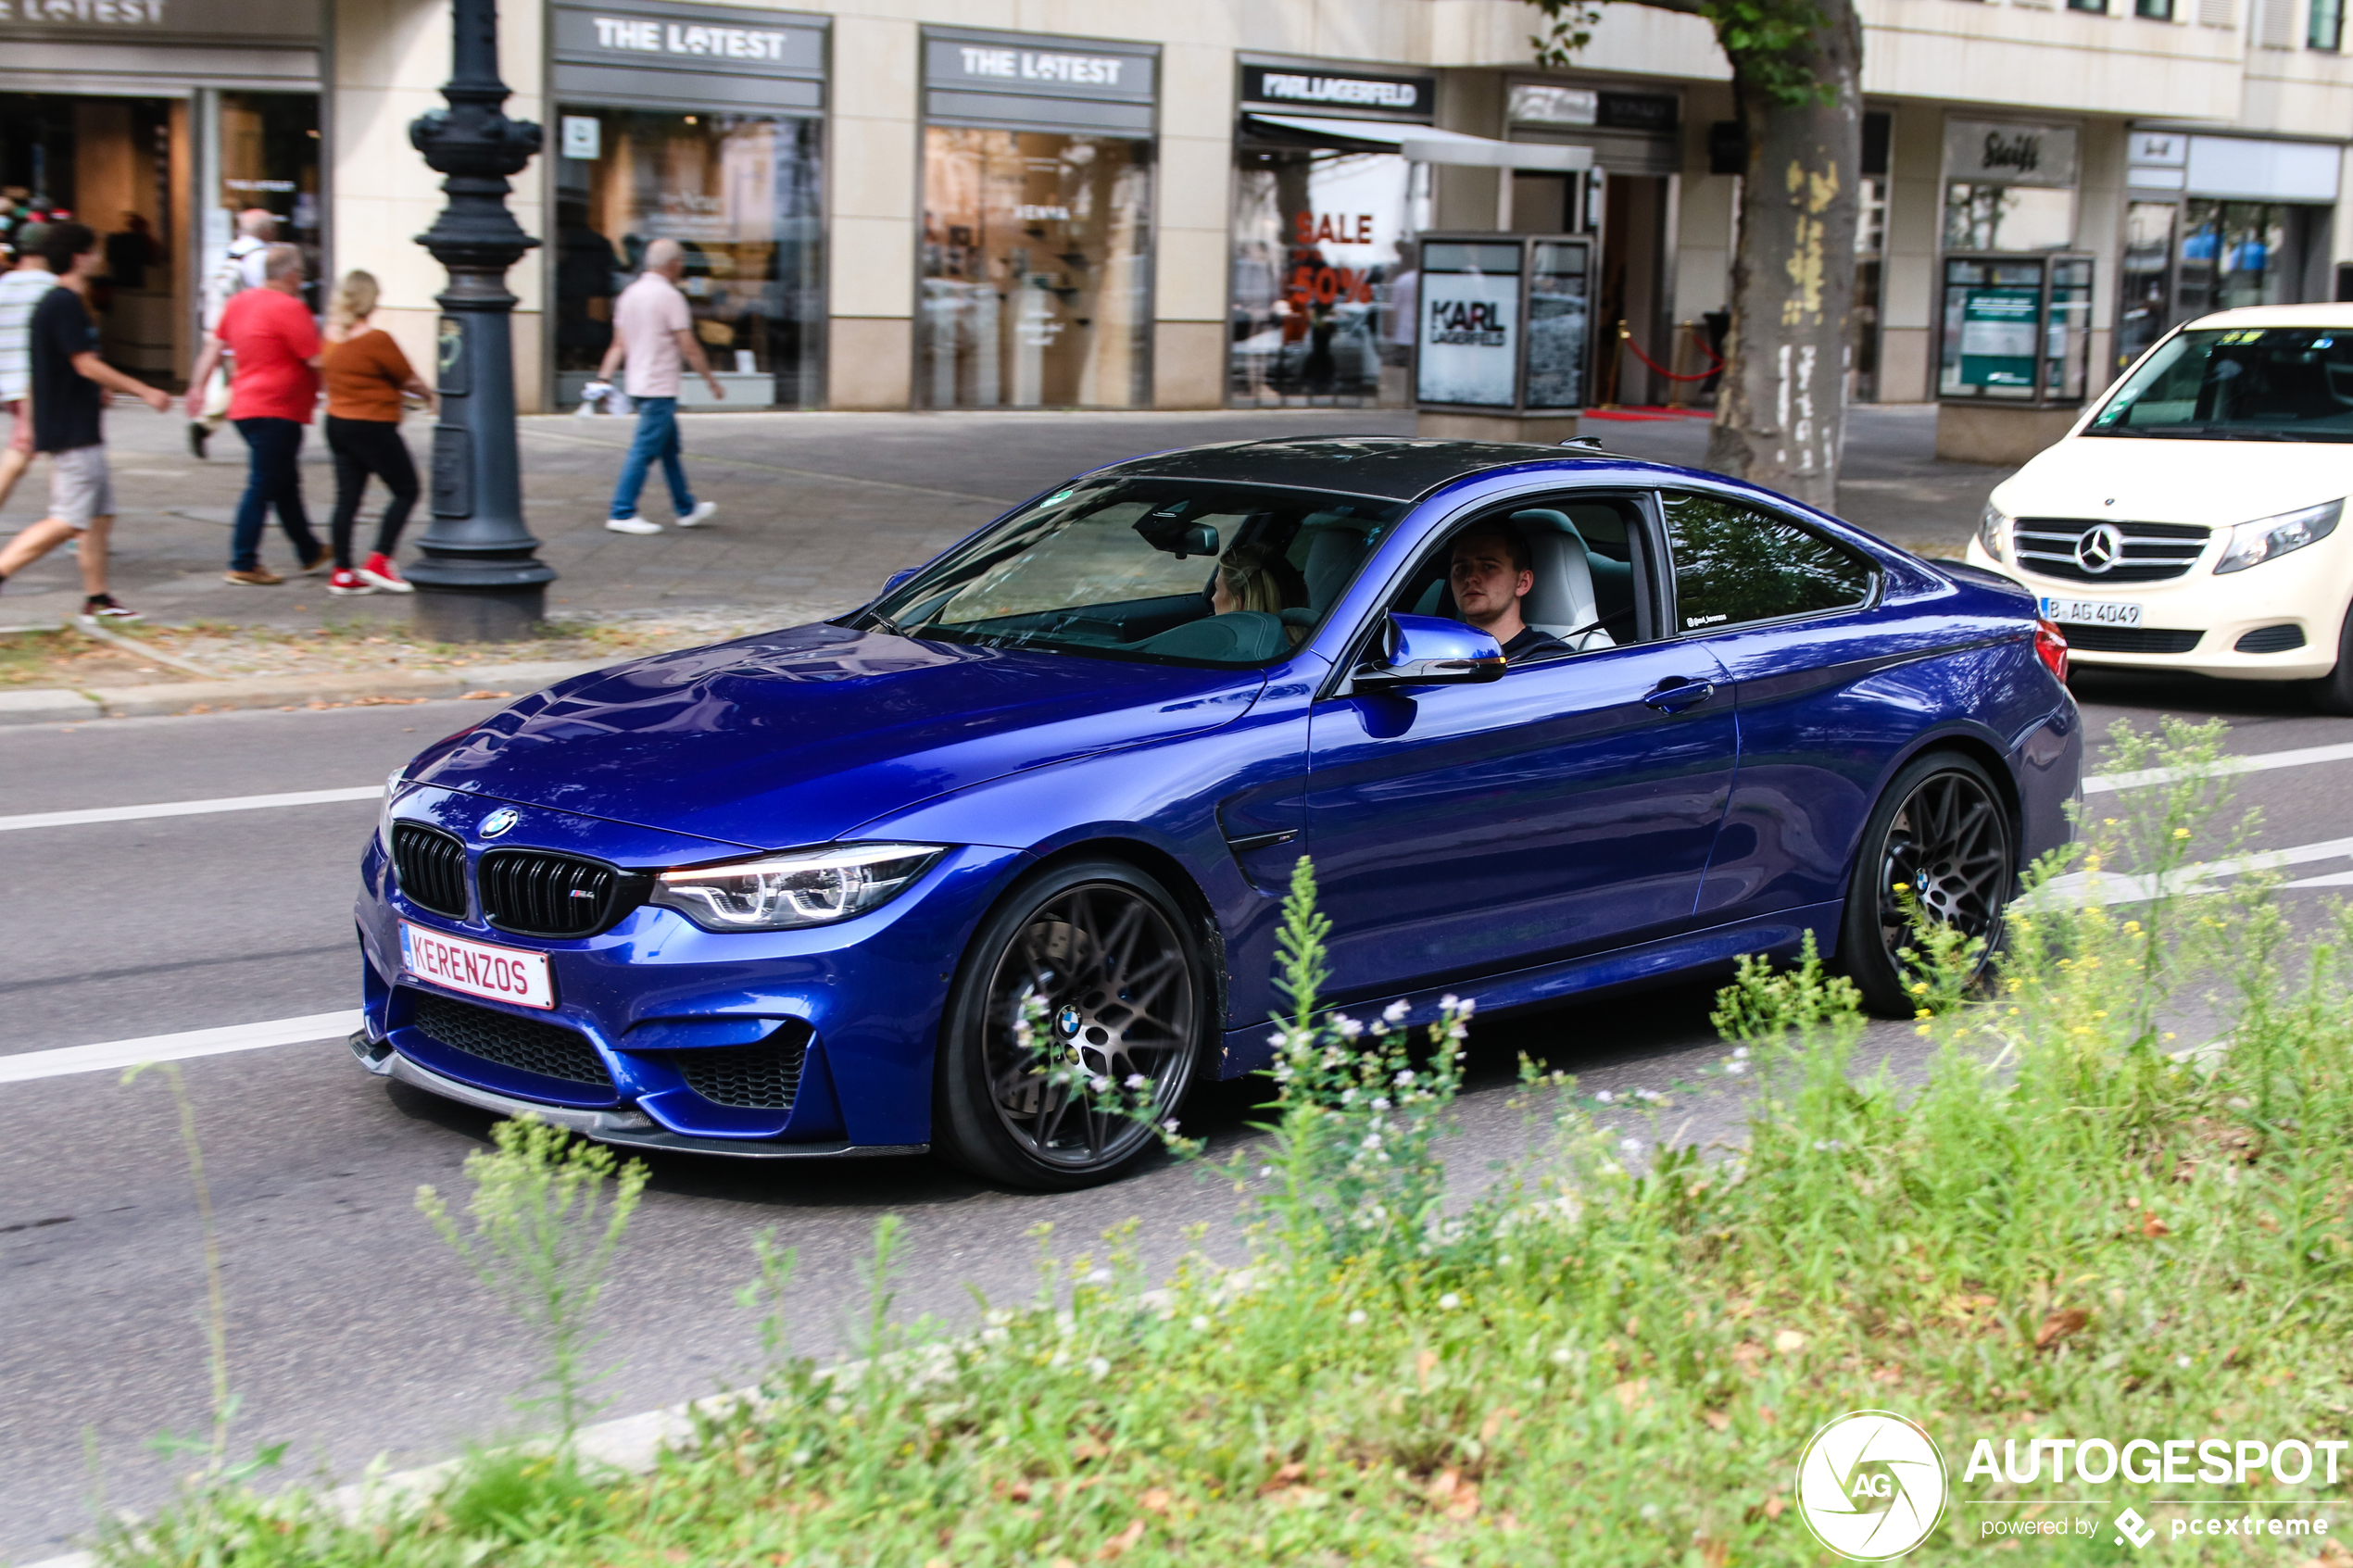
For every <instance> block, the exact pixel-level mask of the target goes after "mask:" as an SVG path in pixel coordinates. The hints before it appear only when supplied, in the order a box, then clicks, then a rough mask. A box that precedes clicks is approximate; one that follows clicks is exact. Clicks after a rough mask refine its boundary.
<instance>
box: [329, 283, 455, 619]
mask: <svg viewBox="0 0 2353 1568" xmlns="http://www.w3.org/2000/svg"><path fill="white" fill-rule="evenodd" d="M375 308H376V280H375V278H374V276H373V275H372V274H370V273H367V272H346V273H345V274H344V276H343V282H342V283H341V284H340V285H338V286H337V287H336V289H335V297H334V299H333V301H332V302H331V303H330V304H329V305H328V307H327V353H326V358H325V360H324V361H323V362H322V364H321V370H323V371H324V372H325V375H326V382H327V450H328V451H330V452H332V453H333V455H334V459H335V515H334V521H333V538H334V546H335V574H334V575H333V577H331V578H329V579H328V580H327V592H329V593H330V594H335V595H350V594H373V593H378V592H383V593H387V594H406V593H409V592H410V591H411V590H410V588H409V581H408V579H407V578H405V577H403V576H401V575H400V572H399V570H398V569H397V568H396V567H395V566H394V565H393V564H392V557H393V552H394V551H396V550H397V549H398V548H399V547H400V530H401V528H402V526H403V525H405V524H406V523H407V522H408V521H409V508H412V507H414V506H415V505H416V504H417V466H416V464H415V463H413V462H411V461H410V460H409V444H408V443H407V442H405V441H403V440H401V439H400V395H401V394H402V393H404V392H413V393H415V394H416V395H418V396H419V397H421V398H422V399H424V404H425V407H426V408H434V406H435V405H434V392H433V388H432V387H430V386H427V385H426V384H425V383H424V382H423V381H422V380H421V379H419V377H418V375H417V372H416V371H414V370H410V369H409V360H408V358H407V356H405V355H403V354H402V353H401V352H400V345H398V344H396V343H395V342H394V341H393V340H392V334H391V333H390V332H385V331H384V330H383V329H382V328H379V327H371V326H370V325H368V317H369V315H370V314H371V312H372V311H373V310H374V309H375ZM371 473H372V474H374V475H375V476H376V477H377V478H379V479H381V480H383V481H384V488H386V489H388V490H390V491H391V492H392V500H391V501H390V502H389V503H388V504H387V505H386V506H385V507H384V519H383V521H380V522H378V523H377V525H376V547H375V551H374V553H373V554H371V555H370V556H369V558H368V560H367V564H365V565H364V566H361V567H360V568H359V569H358V570H357V571H354V570H353V568H352V564H351V526H352V523H353V521H355V520H356V519H357V518H358V517H359V496H360V493H361V492H362V491H364V490H365V489H367V487H368V476H369V475H370V474H371Z"/></svg>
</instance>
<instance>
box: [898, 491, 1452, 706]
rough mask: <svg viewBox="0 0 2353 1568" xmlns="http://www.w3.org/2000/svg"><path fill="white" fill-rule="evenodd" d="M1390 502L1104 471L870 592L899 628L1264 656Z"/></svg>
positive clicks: (1073, 648)
mask: <svg viewBox="0 0 2353 1568" xmlns="http://www.w3.org/2000/svg"><path fill="white" fill-rule="evenodd" d="M1406 509H1407V508H1405V507H1404V506H1403V504H1401V503H1397V502H1390V501H1374V500H1367V499H1365V497H1363V496H1359V495H1327V494H1323V493H1319V492H1316V491H1310V490H1291V489H1284V488H1278V487H1276V486H1272V485H1250V484H1214V483H1201V482H1198V481H1185V480H1165V479H1119V478H1105V479H1102V480H1100V481H1094V482H1090V483H1079V484H1076V485H1074V486H1072V487H1071V488H1069V489H1067V490H1062V491H1058V492H1056V493H1055V494H1053V495H1049V496H1047V497H1046V499H1045V500H1043V501H1041V502H1039V503H1038V505H1036V506H1034V507H1031V508H1028V509H1026V510H1025V511H1022V512H1019V513H1016V514H1015V515H1014V516H1013V517H1010V518H1008V519H1006V520H1005V521H1003V522H1000V523H999V524H998V525H997V526H996V527H994V528H991V529H989V530H988V532H987V533H982V534H980V535H979V536H978V537H976V538H975V539H972V540H970V541H968V542H967V543H965V544H964V545H963V546H959V547H958V548H957V549H955V550H953V551H951V552H950V554H948V555H947V556H945V557H943V558H941V559H939V560H937V561H936V562H934V563H933V564H932V565H930V566H928V567H926V568H925V569H924V570H923V571H919V572H917V573H916V574H915V575H914V576H913V577H912V578H910V579H909V580H908V581H907V582H905V583H901V584H900V585H899V586H898V587H897V588H895V589H893V590H892V591H890V592H889V593H887V594H886V595H884V596H882V597H881V598H880V599H877V600H876V601H875V603H874V604H873V606H871V607H870V608H867V609H866V610H864V611H863V612H862V613H861V615H860V617H859V621H858V624H860V625H862V626H868V627H874V628H878V629H880V630H883V631H888V632H897V633H900V634H902V635H905V636H914V637H931V638H937V639H939V640H942V641H947V642H959V643H983V644H988V645H992V646H1005V647H1031V648H1057V649H1066V650H1068V651H1070V652H1073V653H1082V654H1090V655H1093V656H1096V657H1099V658H1113V659H1149V660H1152V661H1154V662H1163V661H1164V662H1172V663H1183V664H1230V665H1242V664H1267V663H1271V662H1273V661H1274V660H1276V659H1280V658H1283V657H1284V656H1285V655H1287V654H1289V653H1290V651H1291V649H1293V648H1295V647H1297V646H1299V645H1300V644H1301V643H1302V642H1304V641H1306V639H1307V638H1308V636H1309V635H1310V634H1312V633H1314V631H1315V628H1316V627H1317V626H1318V625H1319V624H1321V623H1322V621H1323V619H1324V617H1325V616H1326V615H1327V614H1328V613H1329V612H1330V610H1331V608H1332V605H1333V603H1334V602H1335V601H1337V600H1338V599H1339V597H1340V590H1342V589H1343V588H1345V587H1347V586H1348V583H1349V580H1350V579H1352V578H1353V577H1354V576H1355V575H1356V569H1357V567H1358V566H1359V565H1361V564H1362V563H1363V561H1364V559H1365V555H1366V554H1367V553H1368V552H1369V551H1370V550H1371V548H1372V546H1373V542H1374V541H1375V540H1377V539H1378V538H1379V537H1380V536H1381V534H1382V533H1383V532H1384V531H1385V530H1387V529H1388V528H1389V527H1390V526H1391V525H1392V524H1394V523H1395V522H1396V521H1397V520H1398V519H1400V518H1402V517H1403V516H1404V515H1405V512H1406Z"/></svg>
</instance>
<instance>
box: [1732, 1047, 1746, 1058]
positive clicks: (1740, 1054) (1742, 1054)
mask: <svg viewBox="0 0 2353 1568" xmlns="http://www.w3.org/2000/svg"><path fill="white" fill-rule="evenodd" d="M1732 1060H1734V1061H1746V1060H1748V1047H1746V1046H1743V1047H1740V1048H1739V1049H1737V1050H1735V1051H1733V1052H1732Z"/></svg>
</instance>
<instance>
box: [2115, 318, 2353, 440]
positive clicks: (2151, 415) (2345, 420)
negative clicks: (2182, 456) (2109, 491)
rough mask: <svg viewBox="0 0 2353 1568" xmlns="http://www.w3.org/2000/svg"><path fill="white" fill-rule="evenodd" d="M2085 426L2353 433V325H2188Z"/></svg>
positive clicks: (2175, 432)
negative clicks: (2210, 328) (2206, 328)
mask: <svg viewBox="0 0 2353 1568" xmlns="http://www.w3.org/2000/svg"><path fill="white" fill-rule="evenodd" d="M2084 433H2085V434H2086V435H2136V436H2159V437H2175V438H2180V439H2183V440H2190V441H2353V327H2347V328H2339V329H2331V328H2328V327H2241V328H2238V329H2236V330H2234V331H2231V332H2183V333H2182V334H2180V335H2179V336H2177V337H2174V338H2171V339H2168V340H2167V341H2166V342H2165V343H2164V344H2162V345H2159V346H2158V350H2157V352H2156V353H2154V354H2152V355H2151V356H2150V357H2149V358H2148V360H2147V362H2146V363H2145V364H2143V365H2142V366H2141V367H2140V368H2139V369H2137V370H2134V371H2133V373H2132V374H2131V375H2130V376H2129V377H2127V378H2126V379H2125V381H2124V384H2123V385H2121V386H2120V387H2118V388H2117V389H2116V391H2115V393H2114V394H2113V395H2111V396H2110V397H2109V398H2108V403H2107V406H2106V407H2104V408H2101V409H2100V411H2099V413H2098V414H2097V415H2096V416H2095V417H2094V419H2093V420H2092V422H2091V424H2090V426H2088V427H2087V428H2086V429H2085V431H2084Z"/></svg>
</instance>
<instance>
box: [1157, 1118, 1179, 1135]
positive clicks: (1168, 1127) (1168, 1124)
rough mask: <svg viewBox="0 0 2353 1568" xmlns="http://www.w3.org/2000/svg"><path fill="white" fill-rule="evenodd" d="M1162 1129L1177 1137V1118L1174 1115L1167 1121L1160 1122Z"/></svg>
mask: <svg viewBox="0 0 2353 1568" xmlns="http://www.w3.org/2000/svg"><path fill="white" fill-rule="evenodd" d="M1160 1130H1161V1131H1162V1132H1164V1133H1166V1134H1167V1135H1169V1136H1170V1137H1172V1138H1173V1137H1175V1136H1176V1118H1175V1117H1174V1116H1172V1117H1170V1118H1169V1119H1168V1120H1167V1121H1165V1122H1163V1123H1161V1124H1160Z"/></svg>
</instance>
